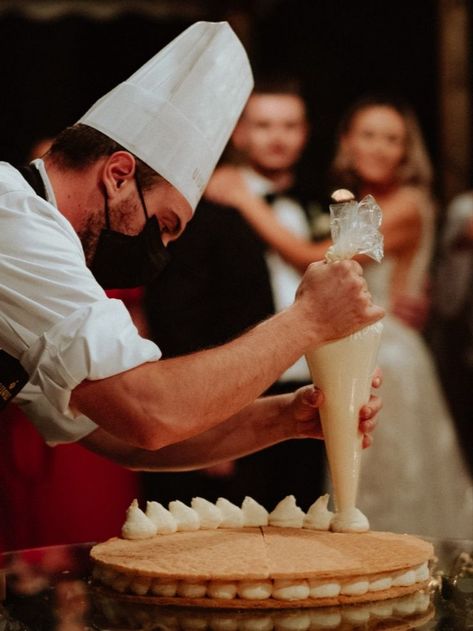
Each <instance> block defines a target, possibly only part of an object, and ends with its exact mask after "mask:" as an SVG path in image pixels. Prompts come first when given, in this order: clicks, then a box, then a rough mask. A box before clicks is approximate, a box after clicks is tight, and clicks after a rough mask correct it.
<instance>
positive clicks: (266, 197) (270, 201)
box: [263, 193, 281, 206]
mask: <svg viewBox="0 0 473 631" xmlns="http://www.w3.org/2000/svg"><path fill="white" fill-rule="evenodd" d="M280 197H281V194H280V193H266V194H265V195H263V199H264V200H265V201H266V203H268V204H269V205H270V206H272V205H273V204H274V202H275V201H276V200H277V199H279V198H280Z"/></svg>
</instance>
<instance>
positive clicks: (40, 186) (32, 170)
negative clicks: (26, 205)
mask: <svg viewBox="0 0 473 631" xmlns="http://www.w3.org/2000/svg"><path fill="white" fill-rule="evenodd" d="M18 171H19V172H20V173H21V175H22V176H23V177H24V178H25V180H26V181H27V182H28V184H29V185H30V186H31V188H32V189H34V192H35V193H36V195H39V196H40V197H42V198H43V199H46V187H45V186H44V182H43V178H42V177H41V175H40V173H39V171H38V169H37V168H36V167H35V165H34V164H26V165H24V166H22V167H19V168H18Z"/></svg>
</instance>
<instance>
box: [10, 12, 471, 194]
mask: <svg viewBox="0 0 473 631" xmlns="http://www.w3.org/2000/svg"><path fill="white" fill-rule="evenodd" d="M2 3H3V5H2ZM31 4H33V5H34V4H36V5H41V4H46V5H47V4H48V3H47V2H46V3H41V1H40V0H39V1H38V2H36V3H31V2H29V3H28V2H25V3H23V2H20V1H18V2H6V1H5V0H0V10H1V11H0V60H1V61H0V63H1V66H0V79H1V86H2V89H1V93H0V159H3V160H8V161H11V162H13V163H20V162H23V161H24V160H25V159H26V156H27V153H28V150H29V148H30V146H31V144H32V142H33V141H34V140H35V139H37V138H40V137H42V136H49V135H53V134H55V133H56V132H57V131H59V130H60V129H61V128H62V127H64V126H66V125H69V124H72V123H74V122H75V121H76V120H77V119H78V118H79V117H80V116H81V114H82V113H84V112H85V111H86V109H87V108H88V107H89V106H90V105H92V103H93V102H94V101H95V100H96V99H97V98H99V97H100V96H102V95H103V94H104V93H105V92H107V91H108V90H109V89H111V88H112V87H113V86H114V85H115V84H116V83H118V82H119V81H121V80H123V79H125V78H127V77H128V76H129V75H130V74H131V73H132V72H133V71H134V70H136V69H137V68H138V67H139V66H140V65H141V64H142V63H144V62H145V61H146V60H147V59H148V58H149V57H151V56H152V55H153V54H155V53H156V52H157V51H158V50H159V49H160V48H162V47H163V46H164V45H165V44H166V43H168V42H169V41H170V40H171V39H172V38H173V37H175V36H176V35H177V34H178V33H179V32H181V31H182V30H183V29H184V28H186V27H187V26H188V25H190V24H191V23H192V22H194V21H195V20H197V19H208V20H220V19H229V21H230V22H231V23H232V25H233V26H234V28H235V30H236V31H237V32H238V33H239V35H240V37H242V39H243V41H244V43H245V46H246V47H247V50H248V52H249V55H250V59H251V62H252V65H253V68H254V70H255V73H256V74H257V75H259V74H266V73H268V72H271V73H274V71H275V70H278V71H281V72H282V73H285V74H293V75H295V76H296V77H299V78H300V80H301V82H302V85H303V88H304V90H305V92H306V95H307V97H308V101H309V105H310V111H311V115H312V118H313V121H314V124H313V132H312V137H311V142H310V144H309V147H308V150H307V152H306V159H305V162H304V163H303V165H304V166H303V169H302V174H303V178H304V180H305V182H306V184H307V185H308V186H309V187H313V188H314V190H315V191H316V192H319V191H320V192H323V191H324V189H325V186H324V174H325V172H326V170H327V165H328V162H329V160H330V156H331V152H332V143H333V138H334V133H335V130H336V126H337V122H338V120H339V118H340V116H341V114H342V112H343V111H344V110H345V108H346V107H347V106H348V105H349V104H350V103H351V102H352V101H353V100H354V99H355V98H357V97H358V96H360V95H362V94H364V93H366V92H371V91H379V90H389V91H390V92H394V93H397V94H400V95H403V96H404V97H405V98H406V99H407V100H408V101H409V102H410V103H411V105H412V106H413V107H414V109H415V111H416V112H417V114H418V116H419V119H420V123H421V127H422V129H423V131H424V134H425V137H426V141H427V145H428V149H429V151H430V153H431V156H432V159H433V161H434V165H435V167H436V170H437V171H439V170H440V169H441V168H442V165H441V156H440V148H439V85H438V75H437V67H438V54H439V53H438V23H437V21H438V18H437V2H435V1H433V0H432V1H431V0H419V1H410V0H399V1H397V2H389V1H384V0H383V1H380V0H259V1H258V0H253V1H252V2H230V1H225V0H220V1H214V2H192V1H191V0H189V1H188V2H174V3H173V2H168V3H167V5H166V3H163V2H159V1H154V2H153V1H151V0H150V1H149V2H141V3H134V4H133V5H132V4H130V3H127V2H120V1H119V0H117V1H116V2H110V1H109V2H105V3H100V2H94V1H93V0H82V2H81V1H80V0H79V1H76V2H66V1H63V2H61V0H58V1H57V2H56V3H55V6H56V8H58V7H61V6H62V7H63V9H64V10H63V11H59V10H56V11H53V12H52V13H53V14H54V15H53V17H49V18H48V19H46V18H45V17H44V16H43V15H39V14H36V13H34V12H33V11H31V10H27V9H25V7H30V8H31ZM50 4H51V3H50ZM102 4H104V5H105V6H106V7H108V12H105V13H106V15H104V16H98V15H97V13H96V12H94V11H90V9H91V8H93V7H98V6H101V5H102ZM158 6H161V7H162V8H161V10H157V8H158ZM131 7H134V8H133V10H132V8H131ZM147 7H148V8H149V9H150V10H146V8H147ZM470 30H471V29H470ZM469 183H470V184H472V185H473V179H471V180H470V182H469ZM437 193H438V194H439V196H441V195H442V190H441V186H440V184H439V185H438V186H437Z"/></svg>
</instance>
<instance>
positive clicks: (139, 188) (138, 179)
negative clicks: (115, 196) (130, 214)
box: [135, 171, 149, 221]
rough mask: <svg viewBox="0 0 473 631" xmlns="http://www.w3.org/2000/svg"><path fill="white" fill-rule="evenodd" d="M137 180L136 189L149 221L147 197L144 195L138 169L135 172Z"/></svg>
mask: <svg viewBox="0 0 473 631" xmlns="http://www.w3.org/2000/svg"><path fill="white" fill-rule="evenodd" d="M135 182H136V190H137V191H138V197H139V198H140V202H141V206H142V208H143V212H144V214H145V219H146V221H148V219H149V215H148V209H147V208H146V203H145V198H144V195H143V190H142V188H141V182H140V178H139V176H138V172H137V171H136V172H135Z"/></svg>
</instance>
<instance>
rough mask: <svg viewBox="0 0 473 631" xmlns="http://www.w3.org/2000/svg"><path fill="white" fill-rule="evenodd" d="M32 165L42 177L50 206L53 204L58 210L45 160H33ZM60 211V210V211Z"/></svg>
mask: <svg viewBox="0 0 473 631" xmlns="http://www.w3.org/2000/svg"><path fill="white" fill-rule="evenodd" d="M31 164H33V165H34V166H35V167H36V168H37V169H38V171H39V174H40V175H41V179H42V180H43V183H44V188H45V190H46V198H47V200H48V202H49V203H50V204H52V205H53V206H54V207H55V208H57V207H58V206H57V202H56V196H55V194H54V190H53V187H52V184H51V181H50V179H49V177H48V172H47V171H46V165H45V164H44V160H43V159H42V158H36V159H35V160H32V162H31ZM58 210H59V209H58Z"/></svg>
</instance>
